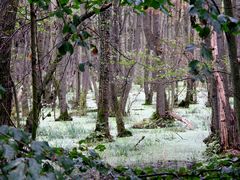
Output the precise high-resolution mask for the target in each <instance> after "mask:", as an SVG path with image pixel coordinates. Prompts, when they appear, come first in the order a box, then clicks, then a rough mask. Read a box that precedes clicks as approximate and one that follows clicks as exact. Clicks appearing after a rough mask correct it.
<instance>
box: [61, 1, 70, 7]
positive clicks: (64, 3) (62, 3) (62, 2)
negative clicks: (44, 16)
mask: <svg viewBox="0 0 240 180" xmlns="http://www.w3.org/2000/svg"><path fill="white" fill-rule="evenodd" d="M68 1H69V0H59V2H60V4H61V6H65V5H67V3H68Z"/></svg>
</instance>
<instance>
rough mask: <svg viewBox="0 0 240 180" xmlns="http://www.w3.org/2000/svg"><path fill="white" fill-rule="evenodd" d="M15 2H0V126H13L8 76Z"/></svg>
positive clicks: (16, 6)
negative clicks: (0, 92) (1, 89)
mask: <svg viewBox="0 0 240 180" xmlns="http://www.w3.org/2000/svg"><path fill="white" fill-rule="evenodd" d="M17 8H18V1H17V0H1V1H0V85H1V86H2V87H3V88H4V89H5V93H3V94H2V95H0V125H3V124H5V125H13V124H12V122H11V111H12V95H13V94H12V82H11V74H10V61H11V46H12V37H11V35H12V33H13V31H14V27H15V23H16V13H17Z"/></svg>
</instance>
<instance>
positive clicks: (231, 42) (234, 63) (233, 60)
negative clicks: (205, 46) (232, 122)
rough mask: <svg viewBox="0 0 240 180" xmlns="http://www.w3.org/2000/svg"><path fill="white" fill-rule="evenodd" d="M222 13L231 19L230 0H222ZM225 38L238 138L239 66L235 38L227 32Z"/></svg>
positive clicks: (239, 110) (239, 120) (239, 104)
mask: <svg viewBox="0 0 240 180" xmlns="http://www.w3.org/2000/svg"><path fill="white" fill-rule="evenodd" d="M224 11H225V14H226V15H228V16H230V17H233V6H232V1H231V0H224ZM226 38H227V44H228V53H229V60H230V66H231V74H232V83H233V98H234V110H235V112H236V118H237V126H238V127H237V129H238V137H240V71H239V67H240V64H239V62H238V58H237V41H236V37H235V36H234V35H233V34H231V33H228V32H226Z"/></svg>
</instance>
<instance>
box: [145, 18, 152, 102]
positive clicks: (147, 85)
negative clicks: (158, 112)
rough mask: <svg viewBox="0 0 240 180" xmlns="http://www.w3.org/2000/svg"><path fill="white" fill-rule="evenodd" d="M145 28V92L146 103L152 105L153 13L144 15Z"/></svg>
mask: <svg viewBox="0 0 240 180" xmlns="http://www.w3.org/2000/svg"><path fill="white" fill-rule="evenodd" d="M143 23H144V26H143V30H144V34H145V38H146V57H145V67H144V93H145V104H146V105H148V104H149V105H151V104H152V100H153V85H152V83H151V82H149V81H150V79H151V73H150V71H149V67H150V66H151V59H150V58H149V56H150V50H152V49H153V47H152V42H153V39H152V37H153V34H152V30H151V26H152V23H151V14H150V13H147V14H145V15H144V16H143Z"/></svg>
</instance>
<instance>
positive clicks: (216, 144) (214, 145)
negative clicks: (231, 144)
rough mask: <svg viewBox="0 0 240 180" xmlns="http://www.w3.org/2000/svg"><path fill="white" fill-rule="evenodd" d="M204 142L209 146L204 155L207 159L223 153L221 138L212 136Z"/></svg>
mask: <svg viewBox="0 0 240 180" xmlns="http://www.w3.org/2000/svg"><path fill="white" fill-rule="evenodd" d="M203 142H204V143H205V144H206V145H207V148H206V151H205V153H204V154H205V155H206V156H207V157H212V156H214V155H216V154H220V152H222V148H221V145H220V138H219V137H218V136H217V135H216V134H210V135H209V136H208V137H207V138H206V139H204V141H203Z"/></svg>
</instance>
